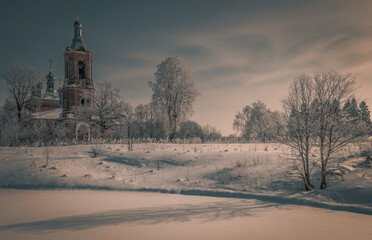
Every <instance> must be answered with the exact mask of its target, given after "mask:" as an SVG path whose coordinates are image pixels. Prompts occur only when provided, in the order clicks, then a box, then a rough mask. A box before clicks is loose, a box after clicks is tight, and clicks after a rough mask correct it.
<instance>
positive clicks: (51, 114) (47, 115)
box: [32, 108, 63, 119]
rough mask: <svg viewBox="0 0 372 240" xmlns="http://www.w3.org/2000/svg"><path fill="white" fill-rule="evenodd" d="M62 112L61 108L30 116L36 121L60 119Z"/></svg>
mask: <svg viewBox="0 0 372 240" xmlns="http://www.w3.org/2000/svg"><path fill="white" fill-rule="evenodd" d="M62 111H63V109H62V108H54V109H52V110H49V111H44V112H36V113H33V114H32V116H33V118H37V119H61V117H62Z"/></svg>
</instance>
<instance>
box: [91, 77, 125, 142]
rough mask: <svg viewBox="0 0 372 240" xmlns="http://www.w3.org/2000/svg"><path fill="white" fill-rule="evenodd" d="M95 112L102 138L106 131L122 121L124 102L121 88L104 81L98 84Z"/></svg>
mask: <svg viewBox="0 0 372 240" xmlns="http://www.w3.org/2000/svg"><path fill="white" fill-rule="evenodd" d="M94 103H95V112H96V115H97V122H98V125H99V127H100V135H101V138H103V137H104V136H105V131H107V130H109V129H111V128H112V127H113V126H115V125H118V124H119V123H120V121H121V119H120V118H121V113H122V112H123V109H122V108H123V104H121V101H120V95H119V89H117V88H113V87H112V86H111V84H110V83H108V82H106V81H105V82H103V83H101V84H98V88H97V90H96V92H95V96H94Z"/></svg>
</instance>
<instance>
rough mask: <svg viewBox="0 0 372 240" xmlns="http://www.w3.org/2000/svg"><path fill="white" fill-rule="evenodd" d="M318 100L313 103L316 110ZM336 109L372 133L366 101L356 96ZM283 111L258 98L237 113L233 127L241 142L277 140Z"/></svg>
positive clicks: (340, 115) (344, 118)
mask: <svg viewBox="0 0 372 240" xmlns="http://www.w3.org/2000/svg"><path fill="white" fill-rule="evenodd" d="M315 103H316V102H314V103H313V104H312V107H313V111H315V107H316V104H315ZM337 108H338V109H336V110H335V111H337V112H338V116H337V118H338V119H339V120H340V121H344V122H348V123H350V124H353V125H360V124H363V126H364V134H365V135H372V124H371V118H370V116H371V115H370V110H369V108H368V106H367V104H366V102H365V101H361V102H358V100H356V99H355V98H354V97H352V98H349V99H347V100H346V101H345V102H344V103H338V104H337ZM283 117H284V113H283V112H279V111H271V110H270V109H269V108H268V107H267V106H266V105H265V104H264V103H263V102H261V101H260V100H258V101H257V102H254V103H252V104H251V105H247V106H245V107H244V108H243V109H242V111H239V112H238V113H237V114H236V115H235V119H234V123H233V128H234V130H235V131H236V132H237V133H238V135H239V136H238V137H237V138H236V139H237V140H238V141H239V142H275V141H277V139H278V129H279V128H280V127H279V125H282V126H281V127H283V124H284V123H283V122H282V119H283Z"/></svg>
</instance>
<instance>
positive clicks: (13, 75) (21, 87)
mask: <svg viewBox="0 0 372 240" xmlns="http://www.w3.org/2000/svg"><path fill="white" fill-rule="evenodd" d="M1 78H2V79H3V80H4V81H5V82H6V84H7V90H8V93H9V97H8V99H7V102H8V104H7V106H8V109H7V110H8V111H11V112H13V113H14V114H15V115H16V116H17V120H18V122H21V121H22V120H23V117H24V115H25V113H26V112H27V111H26V110H27V109H26V107H27V104H28V103H29V102H30V101H31V98H32V89H34V88H35V86H36V85H40V82H41V78H40V73H38V72H36V71H35V70H34V69H33V68H31V67H29V66H27V65H24V64H11V65H9V66H8V67H7V68H6V69H5V71H4V72H3V73H2V74H1Z"/></svg>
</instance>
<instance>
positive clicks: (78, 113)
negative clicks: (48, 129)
mask: <svg viewBox="0 0 372 240" xmlns="http://www.w3.org/2000/svg"><path fill="white" fill-rule="evenodd" d="M73 26H74V38H73V39H72V43H71V45H70V46H68V47H66V50H65V52H64V65H65V71H64V72H65V73H64V81H63V84H60V85H61V86H59V89H58V90H57V89H56V76H55V75H54V74H53V72H52V64H51V61H50V67H49V74H48V75H47V76H46V90H45V93H44V94H42V93H41V89H42V86H40V85H38V86H34V88H33V89H32V95H33V102H34V105H37V108H34V109H36V110H34V111H33V114H32V117H31V119H32V121H43V122H47V123H48V124H49V125H54V126H57V125H62V126H64V127H65V129H66V137H67V139H69V140H90V139H92V138H96V137H98V133H99V131H97V127H96V126H94V124H93V122H94V121H93V120H94V115H93V114H92V112H93V110H94V101H93V99H94V87H93V79H92V53H91V52H90V51H89V50H88V49H87V48H86V46H85V43H84V40H83V35H82V24H81V23H80V20H79V15H78V14H77V16H76V20H75V22H74V24H73Z"/></svg>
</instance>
